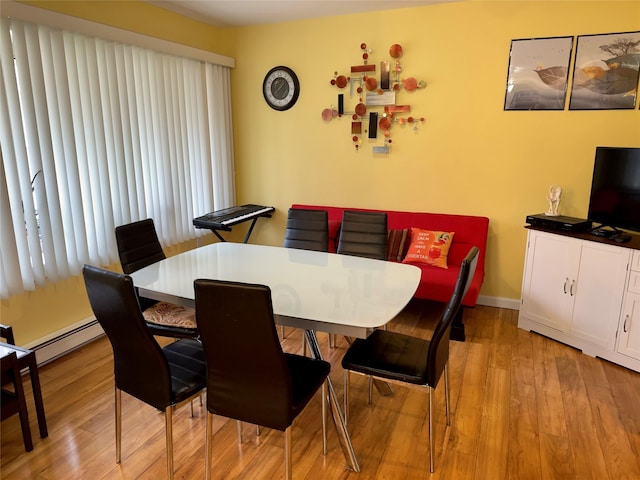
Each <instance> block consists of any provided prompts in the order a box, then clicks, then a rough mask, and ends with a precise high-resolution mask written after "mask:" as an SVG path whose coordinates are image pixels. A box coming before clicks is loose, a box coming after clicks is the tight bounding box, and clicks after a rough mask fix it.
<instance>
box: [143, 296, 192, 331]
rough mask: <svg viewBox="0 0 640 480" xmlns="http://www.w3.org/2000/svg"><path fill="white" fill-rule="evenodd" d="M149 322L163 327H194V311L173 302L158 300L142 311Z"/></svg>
mask: <svg viewBox="0 0 640 480" xmlns="http://www.w3.org/2000/svg"><path fill="white" fill-rule="evenodd" d="M142 316H143V317H144V319H145V320H146V321H147V322H149V323H155V324H157V325H164V326H165V327H183V328H196V311H195V310H194V309H193V308H186V307H181V306H179V305H174V304H173V303H167V302H158V303H155V304H154V305H152V306H151V307H149V308H147V309H146V310H145V311H144V312H142Z"/></svg>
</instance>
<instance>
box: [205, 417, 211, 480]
mask: <svg viewBox="0 0 640 480" xmlns="http://www.w3.org/2000/svg"><path fill="white" fill-rule="evenodd" d="M204 447H205V450H206V454H205V460H204V478H205V480H211V458H212V456H213V414H212V413H210V412H207V436H206V437H205V441H204Z"/></svg>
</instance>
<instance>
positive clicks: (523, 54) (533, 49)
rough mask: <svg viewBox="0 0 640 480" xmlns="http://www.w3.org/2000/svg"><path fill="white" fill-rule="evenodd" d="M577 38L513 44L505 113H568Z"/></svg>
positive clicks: (537, 39) (524, 41)
mask: <svg viewBox="0 0 640 480" xmlns="http://www.w3.org/2000/svg"><path fill="white" fill-rule="evenodd" d="M572 48H573V37H551V38H528V39H517V40H512V41H511V51H510V54H509V69H508V74H507V90H506V93H505V99H504V109H505V110H564V105H565V99H566V95H567V78H568V74H569V62H570V60H571V49H572Z"/></svg>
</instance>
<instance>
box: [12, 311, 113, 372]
mask: <svg viewBox="0 0 640 480" xmlns="http://www.w3.org/2000/svg"><path fill="white" fill-rule="evenodd" d="M102 335H104V330H102V327H101V326H100V324H99V323H98V321H97V320H96V319H95V317H90V318H87V319H85V320H81V321H79V322H76V323H74V324H72V325H69V326H68V327H65V328H63V329H60V330H58V331H55V332H53V333H51V334H50V335H47V336H46V337H43V338H40V339H38V340H35V341H33V342H31V343H29V344H27V345H25V346H24V347H25V348H28V349H30V350H34V351H35V352H36V362H37V363H38V365H42V364H45V363H48V362H50V361H52V360H55V359H56V358H58V357H61V356H62V355H65V354H67V353H69V352H71V351H72V350H75V349H76V348H79V347H81V346H82V345H84V344H86V343H89V342H91V341H92V340H95V339H96V338H98V337H100V336H102Z"/></svg>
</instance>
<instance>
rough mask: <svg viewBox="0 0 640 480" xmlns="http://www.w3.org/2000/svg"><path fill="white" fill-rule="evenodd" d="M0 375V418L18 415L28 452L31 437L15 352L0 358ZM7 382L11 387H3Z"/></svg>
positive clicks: (25, 447)
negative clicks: (0, 378) (0, 386)
mask: <svg viewBox="0 0 640 480" xmlns="http://www.w3.org/2000/svg"><path fill="white" fill-rule="evenodd" d="M0 376H1V377H2V380H1V383H2V388H0V418H1V419H2V421H4V420H6V419H7V418H10V417H12V416H13V415H15V414H16V413H17V414H18V415H19V417H20V428H21V429H22V440H23V442H24V449H25V450H26V451H27V452H30V451H31V450H33V440H32V438H31V428H30V427H29V413H28V411H27V400H26V397H25V395H24V387H23V385H22V376H21V375H20V368H19V367H18V356H17V354H16V352H10V353H8V354H6V355H4V356H3V357H2V358H1V359H0ZM9 384H11V385H12V389H9V388H5V386H7V385H9Z"/></svg>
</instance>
